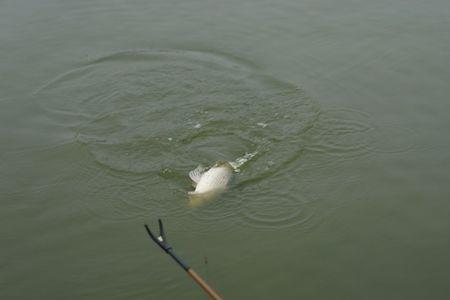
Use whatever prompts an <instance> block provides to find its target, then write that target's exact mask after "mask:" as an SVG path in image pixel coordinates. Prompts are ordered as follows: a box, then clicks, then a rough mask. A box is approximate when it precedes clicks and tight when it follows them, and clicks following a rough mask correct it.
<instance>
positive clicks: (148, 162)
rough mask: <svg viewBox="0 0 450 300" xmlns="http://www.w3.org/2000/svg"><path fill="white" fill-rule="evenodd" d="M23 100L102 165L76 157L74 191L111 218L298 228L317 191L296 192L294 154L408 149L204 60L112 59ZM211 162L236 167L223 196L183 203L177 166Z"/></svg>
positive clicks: (254, 77) (176, 54) (247, 66)
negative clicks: (77, 187) (80, 188)
mask: <svg viewBox="0 0 450 300" xmlns="http://www.w3.org/2000/svg"><path fill="white" fill-rule="evenodd" d="M35 95H36V98H37V99H38V101H39V104H40V105H41V106H42V107H43V108H44V109H45V110H46V111H47V112H48V115H49V116H50V117H52V118H53V119H54V120H55V122H58V121H59V120H60V121H61V124H60V125H61V126H67V127H69V128H70V129H72V130H73V131H74V132H75V133H76V141H77V142H78V143H79V144H80V145H83V149H85V150H86V151H88V152H89V153H90V154H91V155H92V157H93V158H94V159H95V161H96V162H97V163H99V164H100V165H101V166H103V167H102V168H99V167H97V166H94V165H92V162H91V161H89V160H86V161H82V162H81V163H82V164H83V163H84V164H85V165H84V166H77V167H81V169H83V176H82V178H80V182H76V183H74V184H83V185H85V186H86V191H87V192H86V200H83V201H82V206H83V207H85V208H87V209H88V210H90V211H92V212H93V213H94V214H96V215H99V216H102V217H105V218H107V219H113V220H121V219H130V218H135V217H138V216H145V215H152V216H166V215H170V216H178V217H182V216H186V217H188V216H189V215H190V216H191V217H192V218H193V220H194V223H195V222H199V224H202V223H203V222H211V221H214V222H215V223H221V225H222V226H223V225H224V223H227V224H237V223H239V222H244V223H248V224H251V225H255V226H257V227H261V228H279V227H288V226H293V225H299V224H305V226H306V224H307V223H308V222H310V221H311V220H314V219H315V218H312V216H313V215H314V212H315V206H316V205H318V202H320V201H318V198H320V196H319V197H318V196H317V195H313V194H311V193H308V192H307V191H308V188H307V185H308V184H309V183H308V181H309V182H310V180H311V178H313V177H314V175H313V174H309V178H305V177H304V176H303V175H302V173H303V171H304V168H306V166H304V165H303V157H304V155H308V156H316V157H330V159H331V160H332V161H333V163H337V162H339V161H343V160H349V159H354V158H355V157H360V156H364V155H370V153H372V152H373V151H384V152H389V151H402V150H407V149H408V148H409V147H411V144H408V141H410V139H409V138H408V137H406V138H405V137H404V138H403V140H400V141H399V142H398V147H397V146H396V147H395V148H394V149H387V148H386V147H388V146H378V145H383V143H380V142H381V141H382V140H383V139H385V138H387V137H386V135H389V132H386V131H382V130H380V128H382V127H381V126H380V125H377V124H374V123H372V122H371V118H370V116H369V115H367V114H365V113H363V112H361V111H357V110H351V109H339V108H338V109H327V110H321V109H320V107H319V105H318V104H317V103H315V102H314V101H312V100H311V99H310V98H309V97H307V96H306V95H305V93H304V92H303V91H302V90H301V89H299V88H298V87H295V86H292V85H290V84H287V83H284V82H280V81H278V80H276V79H275V78H273V77H270V76H267V75H261V72H260V71H259V70H258V69H257V68H256V67H255V66H254V65H252V64H251V63H248V62H245V61H243V60H240V59H236V58H233V57H227V56H224V55H217V54H213V53H205V52H194V51H176V50H141V51H125V52H118V53H112V54H109V55H105V56H102V57H99V58H97V59H95V60H92V61H89V62H86V63H83V64H81V65H80V66H78V67H77V68H75V69H73V70H69V71H67V72H65V73H63V74H61V75H60V76H57V77H56V78H55V79H54V80H52V81H50V82H49V83H47V84H45V85H44V86H42V87H41V88H40V89H38V90H37V91H36V93H35ZM67 119H69V122H66V120H67ZM397 132H399V133H402V135H403V136H406V135H407V131H402V130H401V129H400V130H398V131H397ZM405 141H406V142H405ZM405 144H406V145H405ZM243 153H247V156H243V157H241V155H242V154H243ZM256 153H257V155H256V156H255V154H256ZM253 156H255V157H253ZM251 158H253V159H251ZM221 159H224V160H229V161H233V160H236V161H235V164H236V168H239V169H240V172H239V174H237V176H236V179H235V181H234V183H233V185H232V191H229V192H227V193H225V195H223V196H222V197H220V198H219V199H218V200H216V201H209V202H208V204H207V205H204V206H201V207H198V208H190V206H189V205H188V202H187V197H186V191H187V190H188V189H189V180H188V177H187V173H188V171H189V170H190V169H192V168H193V167H194V166H195V165H197V164H199V163H202V164H204V165H209V164H211V163H213V162H214V161H217V160H221ZM250 159H251V160H250ZM249 160H250V161H249ZM326 160H327V159H324V160H322V161H326ZM315 161H321V160H320V159H317V158H316V159H315ZM88 199H90V200H88ZM92 199H95V201H93V200H92ZM319 219H320V216H319ZM230 226H232V225H230Z"/></svg>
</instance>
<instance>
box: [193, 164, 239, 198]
mask: <svg viewBox="0 0 450 300" xmlns="http://www.w3.org/2000/svg"><path fill="white" fill-rule="evenodd" d="M233 170H234V169H233V167H232V166H231V164H230V163H229V162H219V163H216V164H215V165H214V166H212V167H211V168H210V169H209V170H207V171H206V172H202V170H201V168H197V169H195V170H193V171H191V172H189V177H190V178H191V179H192V181H193V183H194V185H195V191H192V192H189V194H190V195H199V194H207V193H215V192H221V191H224V190H225V189H226V188H227V186H228V183H229V182H230V180H231V177H232V176H233Z"/></svg>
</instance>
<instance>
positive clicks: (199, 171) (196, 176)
mask: <svg viewBox="0 0 450 300" xmlns="http://www.w3.org/2000/svg"><path fill="white" fill-rule="evenodd" d="M203 170H204V169H203V167H202V166H198V167H197V168H195V170H192V171H190V172H189V177H190V178H191V180H192V181H193V182H195V183H196V184H197V183H198V182H199V181H200V178H202V175H203Z"/></svg>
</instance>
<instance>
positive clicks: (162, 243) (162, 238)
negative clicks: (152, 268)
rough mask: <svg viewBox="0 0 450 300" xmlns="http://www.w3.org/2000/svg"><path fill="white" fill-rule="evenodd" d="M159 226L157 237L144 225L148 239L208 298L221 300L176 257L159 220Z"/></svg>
mask: <svg viewBox="0 0 450 300" xmlns="http://www.w3.org/2000/svg"><path fill="white" fill-rule="evenodd" d="M158 224H159V236H158V237H157V236H155V235H154V234H153V232H152V231H151V230H150V228H149V227H148V225H147V224H144V225H145V229H146V230H147V233H148V235H149V236H150V238H151V239H152V240H153V241H154V242H155V243H156V244H157V245H158V246H159V247H161V249H163V250H164V252H166V253H167V254H169V255H170V256H171V257H172V258H173V259H174V260H175V261H176V262H177V264H178V265H179V266H180V267H182V268H183V269H184V270H185V271H186V272H187V273H188V275H189V276H191V277H192V279H194V281H195V282H196V283H197V284H198V285H199V286H200V287H201V288H202V289H203V290H204V291H205V292H206V293H207V294H208V296H209V297H210V298H211V299H213V300H223V298H222V297H220V296H219V295H218V294H217V293H216V292H215V291H214V290H213V289H212V288H211V287H210V286H209V285H208V284H207V283H206V282H205V281H204V280H203V279H202V278H201V277H200V276H199V275H198V274H197V273H196V272H195V271H194V270H192V268H191V267H189V266H188V265H187V264H186V263H185V262H184V261H183V260H182V259H181V258H180V257H179V256H178V255H176V254H175V253H174V252H173V250H172V247H171V246H170V245H169V244H168V243H167V239H166V234H165V232H164V227H163V223H162V221H161V219H158Z"/></svg>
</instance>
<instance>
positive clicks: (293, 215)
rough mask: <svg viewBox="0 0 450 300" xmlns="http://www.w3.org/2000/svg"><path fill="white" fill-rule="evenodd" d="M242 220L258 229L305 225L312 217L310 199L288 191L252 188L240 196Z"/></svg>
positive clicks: (312, 211)
mask: <svg viewBox="0 0 450 300" xmlns="http://www.w3.org/2000/svg"><path fill="white" fill-rule="evenodd" d="M241 201H242V209H241V211H240V212H241V216H242V219H243V220H244V221H245V222H246V223H248V224H249V225H251V226H254V227H258V228H266V229H271V228H285V227H291V226H294V225H299V224H302V225H303V226H306V224H307V223H308V222H309V221H310V220H311V218H312V217H313V215H314V209H313V208H312V206H311V203H310V199H308V198H307V197H306V196H304V195H302V194H299V193H295V192H292V191H289V190H284V191H276V190H273V189H268V188H267V187H266V188H261V187H260V186H259V185H256V186H253V187H252V188H250V189H248V190H246V191H245V193H243V195H242V200H241Z"/></svg>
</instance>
